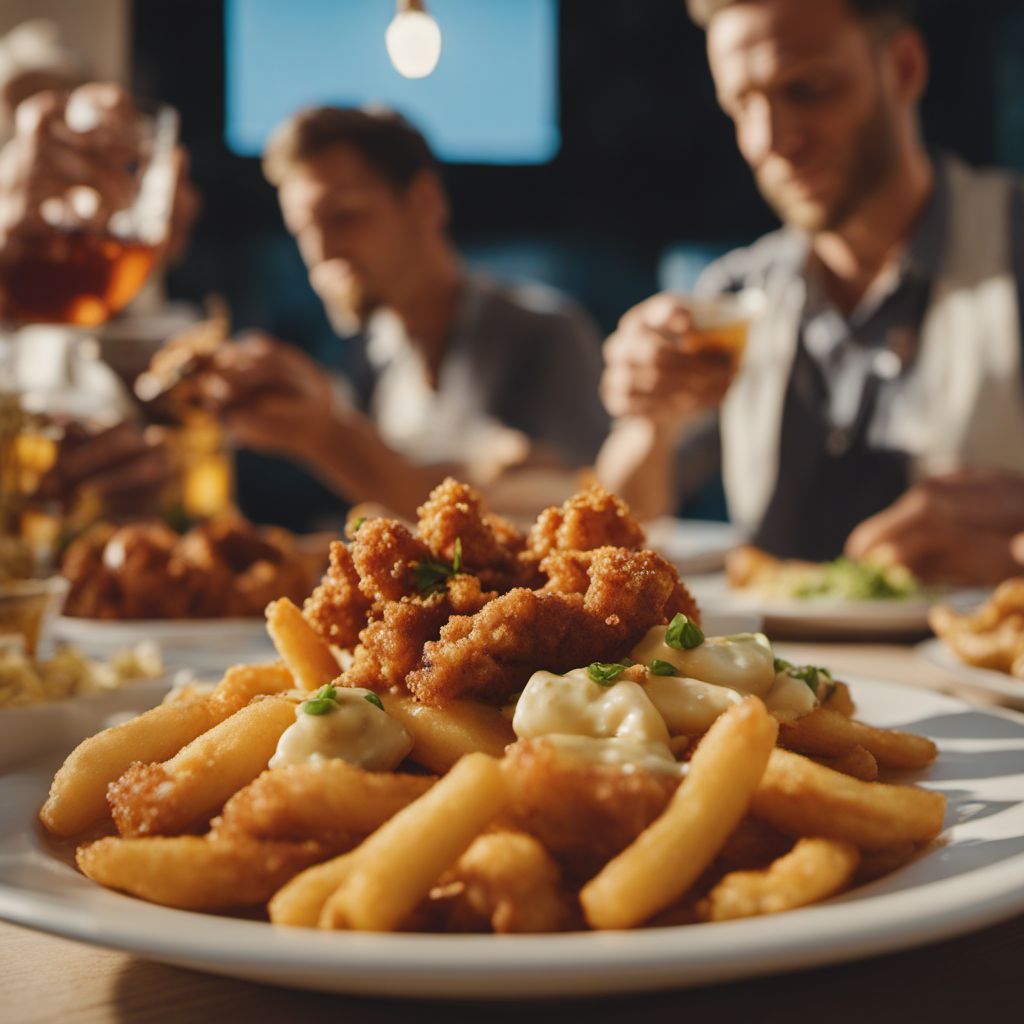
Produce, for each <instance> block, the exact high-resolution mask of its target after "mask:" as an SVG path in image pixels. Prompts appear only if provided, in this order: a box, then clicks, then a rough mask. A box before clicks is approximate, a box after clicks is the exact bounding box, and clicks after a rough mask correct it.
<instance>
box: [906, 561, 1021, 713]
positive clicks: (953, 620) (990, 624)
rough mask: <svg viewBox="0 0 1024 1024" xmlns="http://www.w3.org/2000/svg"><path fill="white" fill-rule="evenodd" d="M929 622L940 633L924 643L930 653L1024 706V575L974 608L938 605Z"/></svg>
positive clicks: (974, 683) (956, 671)
mask: <svg viewBox="0 0 1024 1024" xmlns="http://www.w3.org/2000/svg"><path fill="white" fill-rule="evenodd" d="M928 624H929V625H930V626H931V627H932V630H933V631H934V633H935V635H936V637H937V639H935V640H930V641H926V642H925V643H923V644H921V646H920V650H921V653H922V654H924V656H925V657H926V658H928V659H929V660H931V661H933V662H936V663H937V664H939V665H942V666H943V667H944V668H946V669H947V670H951V671H952V672H953V674H955V675H956V676H957V677H958V678H959V679H960V680H961V681H963V682H966V683H967V684H968V685H971V686H975V687H978V688H980V689H984V690H988V691H990V692H992V693H995V694H997V695H999V696H1000V697H1003V698H1006V699H1009V700H1010V701H1011V702H1012V703H1014V704H1016V705H1017V706H1018V707H1020V706H1024V577H1020V576H1018V577H1014V578H1012V579H1008V580H1005V581H1004V582H1002V583H1000V584H999V586H998V587H996V589H995V591H994V592H993V593H992V594H991V596H989V597H988V599H987V600H985V601H982V602H980V603H978V604H977V605H976V607H974V608H971V609H963V608H958V607H953V606H951V605H947V604H941V605H935V606H934V607H933V608H932V609H931V611H930V612H929V613H928Z"/></svg>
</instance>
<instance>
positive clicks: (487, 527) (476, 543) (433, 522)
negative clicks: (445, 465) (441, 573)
mask: <svg viewBox="0 0 1024 1024" xmlns="http://www.w3.org/2000/svg"><path fill="white" fill-rule="evenodd" d="M416 511H417V515H418V516H419V522H418V524H417V528H416V533H417V535H418V536H419V538H420V539H421V540H422V541H423V542H424V543H425V544H426V545H427V547H428V548H430V551H431V553H432V554H433V556H434V558H436V559H438V560H439V561H442V562H451V561H452V560H453V559H454V557H455V545H456V542H458V543H459V546H460V550H461V552H462V554H461V558H462V564H463V565H464V566H465V568H466V571H467V572H471V573H473V574H475V575H479V571H480V570H486V569H492V570H497V571H503V572H505V573H509V572H511V571H512V569H513V567H514V565H515V560H516V555H517V554H518V553H519V552H520V551H522V550H523V548H524V547H525V546H526V539H525V537H523V536H522V534H521V533H520V532H519V531H518V530H517V529H516V528H515V527H514V526H513V525H512V524H511V523H510V522H508V521H507V520H504V519H501V518H500V517H499V516H495V515H493V514H490V513H487V512H485V511H484V508H483V499H482V498H481V497H480V494H479V493H478V492H477V491H476V490H475V489H474V488H472V487H470V486H469V484H464V483H460V482H459V481H458V480H454V479H452V477H448V478H447V479H446V480H444V481H443V482H442V483H440V484H438V486H437V487H435V488H434V489H433V491H431V492H430V497H428V498H427V500H426V501H425V502H424V503H423V504H422V505H421V506H420V507H419V508H418V509H417V510H416Z"/></svg>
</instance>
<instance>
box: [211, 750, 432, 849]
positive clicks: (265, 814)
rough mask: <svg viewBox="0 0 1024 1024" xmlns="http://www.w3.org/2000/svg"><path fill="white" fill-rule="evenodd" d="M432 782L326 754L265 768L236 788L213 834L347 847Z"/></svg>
mask: <svg viewBox="0 0 1024 1024" xmlns="http://www.w3.org/2000/svg"><path fill="white" fill-rule="evenodd" d="M433 783H434V778H433V776H429V775H406V774H399V773H397V772H370V771H366V770H364V769H362V768H357V767H356V766H355V765H352V764H349V763H347V762H346V761H342V760H339V759H337V758H330V759H328V760H325V761H313V762H307V763H305V764H293V765H285V766H283V767H280V768H273V769H268V770H267V771H265V772H264V773H263V774H262V775H260V776H258V777H257V778H256V779H255V780H253V781H252V782H250V783H249V785H248V786H246V787H244V788H243V789H240V790H239V791H238V792H237V793H235V795H234V796H233V797H231V799H230V800H228V802H227V803H226V804H225V805H224V810H223V811H222V812H221V814H220V816H219V817H217V818H214V820H213V822H212V831H211V834H212V835H214V836H216V837H221V836H245V837H248V838H250V839H262V840H267V839H269V840H274V841H278V842H281V841H286V842H299V841H302V840H307V839H315V840H317V842H319V843H320V844H321V845H322V846H324V847H325V848H326V849H328V850H330V851H331V852H340V851H342V850H347V849H351V848H352V847H353V846H355V845H357V844H358V843H359V842H360V841H361V840H363V839H364V838H365V837H366V836H368V835H369V834H370V833H371V832H373V831H374V830H375V829H377V828H379V827H380V826H381V825H382V824H383V823H384V822H385V821H387V820H388V818H390V817H391V816H392V815H393V814H396V813H397V812H398V811H400V810H401V809H402V808H403V807H405V806H406V805H407V804H410V803H412V801H413V800H415V799H416V798H417V797H419V796H422V795H423V794H424V793H425V792H426V791H427V790H428V789H429V788H430V787H431V786H432V785H433Z"/></svg>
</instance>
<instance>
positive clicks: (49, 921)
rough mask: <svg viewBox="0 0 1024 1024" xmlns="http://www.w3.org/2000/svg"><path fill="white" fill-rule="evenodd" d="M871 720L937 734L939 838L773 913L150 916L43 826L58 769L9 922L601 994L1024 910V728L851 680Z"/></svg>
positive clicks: (704, 977) (71, 933)
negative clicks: (349, 918)
mask: <svg viewBox="0 0 1024 1024" xmlns="http://www.w3.org/2000/svg"><path fill="white" fill-rule="evenodd" d="M853 683H854V694H855V697H856V699H857V702H858V704H859V705H860V708H861V711H862V713H863V716H864V718H865V719H867V720H868V721H870V722H875V723H878V724H880V725H889V726H900V727H903V728H908V729H911V730H913V731H916V732H921V733H924V734H926V735H930V736H932V737H933V738H934V739H936V741H937V742H938V743H939V745H940V747H941V751H942V753H941V755H940V758H939V760H938V762H937V763H936V764H935V765H934V766H933V767H932V769H931V770H930V771H929V772H928V773H927V778H926V779H925V780H924V784H925V785H927V786H930V787H931V788H934V789H937V790H940V791H942V792H944V793H945V794H946V796H947V798H948V800H949V806H948V810H947V815H946V822H945V826H946V827H945V829H944V831H943V834H942V837H941V842H940V845H938V846H937V847H935V848H933V849H932V850H931V851H930V852H928V853H927V854H925V855H923V856H921V857H920V858H919V859H918V860H917V861H915V862H914V863H912V864H909V865H907V866H906V867H904V868H902V869H901V870H899V871H897V872H895V873H894V874H892V875H890V876H888V877H887V878H884V879H881V880H880V881H878V882H875V883H872V884H871V885H868V886H864V887H862V888H860V889H858V890H856V891H855V892H852V893H848V894H847V895H845V896H842V897H840V898H838V899H835V900H831V901H829V902H828V903H824V904H821V905H820V906H817V907H809V908H806V909H803V910H798V911H793V912H791V913H788V914H781V915H778V916H775V917H764V918H755V919H752V920H747V921H732V922H727V923H723V924H710V925H695V926H690V927H681V928H680V927H677V928H661V929H649V930H644V929H640V930H637V931H632V932H609V933H601V934H597V933H593V934H591V933H585V934H569V935H549V936H501V937H488V936H479V935H474V936H453V935H371V934H351V933H338V932H335V933H329V934H326V933H321V932H315V931H305V930H299V929H296V930H292V929H277V928H274V927H272V926H271V925H269V924H265V923H262V922H258V921H249V920H238V919H232V918H223V917H216V916H212V915H208V914H202V915H200V914H194V913H189V912H185V911H179V910H168V909H166V908H163V907H157V906H152V905H150V904H147V903H143V902H141V901H139V900H136V899H132V898H129V897H127V896H121V895H118V894H116V893H112V892H108V891H107V890H105V889H102V888H100V887H99V886H97V885H94V884H93V883H92V882H90V881H88V880H87V879H85V878H83V877H82V876H81V875H78V874H77V873H76V872H75V871H74V870H73V869H72V868H71V867H70V866H69V864H68V863H67V862H66V860H65V859H64V858H65V857H66V856H67V852H66V851H65V852H64V854H63V855H62V853H61V851H59V850H57V849H56V848H53V847H51V846H50V845H49V844H48V842H47V841H46V840H45V839H44V838H43V837H42V835H41V833H40V830H39V829H38V827H37V826H36V823H35V813H36V810H37V808H38V807H39V805H40V804H41V802H42V800H43V798H44V796H45V794H46V791H47V787H48V785H49V781H50V776H51V774H52V772H53V769H54V767H55V766H56V764H57V760H58V759H56V758H50V759H48V760H46V761H37V762H34V763H30V764H27V765H25V766H24V767H23V768H22V769H20V770H19V771H17V772H15V773H12V774H9V775H7V776H6V777H3V778H0V916H2V917H4V918H7V919H8V920H11V921H14V922H16V923H19V924H23V925H28V926H30V927H33V928H38V929H41V930H43V931H49V932H53V933H55V934H58V935H63V936H67V937H69V938H72V939H78V940H79V941H83V942H90V943H94V944H96V945H99V946H106V947H111V948H115V949H122V950H128V951H130V952H132V953H136V954H138V955H140V956H145V957H149V958H151V959H154V960H161V961H165V962H167V963H172V964H178V965H181V966H185V967H192V968H195V969H198V970H203V971H207V972H211V973H215V974H225V975H229V976H232V977H239V978H247V979H251V980H254V981H261V982H267V983H277V984H283V985H291V986H294V987H298V988H308V989H318V990H323V991H336V992H353V993H368V994H377V995H388V996H444V997H456V998H471V997H509V996H516V997H523V996H553V995H564V996H569V995H595V994H598V993H609V992H629V991H641V990H650V989H657V988H677V987H683V986H688V985H702V984H711V983H715V982H720V981H725V980H728V979H739V978H744V977H752V976H755V975H762V974H770V973H778V972H783V971H791V970H796V969H800V968H808V967H813V966H817V965H821V964H828V963H836V962H839V961H846V960H853V959H856V958H859V957H867V956H875V955H878V954H880V953H886V952H889V951H892V950H897V949H905V948H908V947H911V946H917V945H924V944H927V943H930V942H936V941H938V940H940V939H944V938H947V937H949V936H952V935H958V934H962V933H964V932H968V931H970V930H972V929H975V928H980V927H983V926H985V925H987V924H991V923H993V922H995V921H998V920H1001V919H1004V918H1009V917H1012V916H1013V915H1015V914H1017V913H1019V912H1020V911H1022V910H1024V717H1021V716H1016V715H1012V714H1010V713H1005V712H1004V713H993V712H990V711H987V710H981V709H977V708H972V707H970V706H969V705H966V704H964V703H962V702H960V701H956V700H953V699H952V698H949V697H943V696H941V695H938V694H934V693H931V692H929V691H925V690H914V689H909V688H906V687H901V686H897V685H895V684H885V683H877V682H874V683H872V682H867V681H853Z"/></svg>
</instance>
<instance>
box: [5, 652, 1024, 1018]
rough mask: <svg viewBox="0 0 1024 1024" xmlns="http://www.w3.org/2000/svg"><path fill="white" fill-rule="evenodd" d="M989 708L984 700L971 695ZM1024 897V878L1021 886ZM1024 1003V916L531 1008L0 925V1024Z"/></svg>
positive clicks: (850, 657)
mask: <svg viewBox="0 0 1024 1024" xmlns="http://www.w3.org/2000/svg"><path fill="white" fill-rule="evenodd" d="M780 647H781V648H782V649H783V653H784V654H788V656H791V657H792V658H793V659H795V660H798V661H801V662H813V663H816V664H823V665H827V666H829V667H830V668H832V669H833V672H834V673H835V674H837V675H839V676H843V675H847V674H858V675H862V676H867V677H877V678H881V679H888V680H893V681H898V682H906V683H909V684H911V685H918V686H925V687H928V688H932V689H955V687H951V686H950V678H949V677H948V676H946V675H945V674H944V673H943V672H942V671H941V670H940V669H937V668H934V667H932V666H930V665H928V664H926V663H924V662H922V661H920V660H918V659H917V658H916V657H915V656H914V654H913V652H912V651H911V649H910V648H909V647H905V646H900V645H896V644H783V645H780ZM971 696H972V698H974V699H979V696H978V694H971ZM1021 885H1022V886H1024V877H1022V879H1021ZM1022 1001H1024V915H1022V916H1019V917H1017V918H1015V919H1013V920H1010V921H1008V922H1006V923H1004V924H1001V925H997V926H995V927H992V928H988V929H985V930H984V931H980V932H976V933H974V934H972V935H968V936H965V937H962V938H958V939H954V940H951V941H947V942H942V943H938V944H935V945H932V946H928V947H925V948H922V949H917V950H913V951H910V952H906V953H899V954H890V955H888V956H884V957H878V958H875V959H871V960H864V961H860V962H856V963H849V964H842V965H839V966H836V967H828V968H821V969H817V970H813V971H804V972H800V973H796V974H789V975H781V976H776V977H771V978H764V979H757V980H753V981H747V982H737V983H730V984H727V985H717V986H714V987H711V988H703V989H688V990H685V991H678V992H665V993H655V994H651V995H634V996H628V997H602V998H600V999H595V1000H587V1001H581V1000H572V1001H547V1002H531V1003H525V1004H523V1003H514V1002H511V1001H508V1002H504V1003H448V1002H426V1001H420V1002H406V1001H402V1000H388V999H367V998H356V997H346V996H335V995H323V994H319V993H313V992H300V991H292V990H289V989H284V988H279V987H273V986H262V985H257V984H252V983H248V982H241V981H233V980H230V979H225V978H218V977H215V976H213V975H209V976H208V975H204V974H199V973H197V972H193V971H188V970H184V969H180V968H175V967H165V966H163V965H161V964H153V963H148V962H146V961H144V960H140V959H138V958H137V957H134V956H131V955H130V954H126V953H119V952H112V951H108V950H102V949H97V948H94V947H91V946H85V945H79V944H77V943H73V942H68V941H66V940H64V939H57V938H53V937H51V936H48V935H42V934H39V933H36V932H32V931H28V930H26V929H23V928H19V927H15V926H13V925H8V924H3V923H0V1021H2V1022H3V1024H29V1022H36V1021H38V1022H47V1024H49V1022H58V1021H59V1022H69V1024H70V1022H80V1021H88V1022H108V1021H131V1022H140V1024H141V1022H153V1024H171V1022H174V1024H178V1022H181V1021H202V1020H221V1019H223V1018H225V1017H226V1016H228V1015H230V1016H231V1017H232V1018H233V1019H235V1020H239V1021H245V1022H261V1021H292V1020H295V1021H302V1022H303V1024H314V1022H317V1021H331V1022H335V1024H336V1022H353V1021H357V1022H363V1021H367V1022H373V1024H376V1022H380V1024H384V1022H392V1021H394V1022H407V1021H419V1020H435V1019H437V1020H441V1019H443V1020H444V1021H445V1022H446V1024H461V1022H467V1024H468V1022H470V1021H472V1022H479V1021H486V1022H487V1024H504V1022H506V1021H508V1022H510V1024H511V1022H515V1024H522V1020H523V1018H524V1017H526V1018H527V1019H528V1020H529V1021H530V1024H544V1022H548V1021H551V1022H554V1021H558V1022H559V1024H576V1022H580V1024H583V1022H586V1024H602V1022H605V1021H607V1022H612V1021H616V1022H617V1021H629V1022H631V1024H648V1022H650V1024H654V1022H660V1021H665V1022H666V1024H668V1022H672V1024H686V1022H687V1021H703V1020H709V1021H714V1022H728V1021H734V1020H735V1021H747V1020H750V1021H756V1022H757V1024H771V1022H775V1021H779V1022H783V1021H784V1022H786V1024H796V1022H803V1021H809V1022H812V1024H819V1022H820V1024H834V1022H845V1021H850V1022H854V1021H856V1022H857V1024H864V1022H865V1021H867V1022H868V1024H875V1022H879V1024H884V1022H887V1021H892V1020H899V1021H903V1022H906V1024H916V1022H918V1021H930V1022H934V1021H957V1022H958V1024H964V1022H965V1021H967V1022H970V1024H973V1022H974V1021H977V1022H979V1024H981V1022H985V1021H988V1020H994V1019H997V1014H998V1019H1007V1020H1009V1019H1013V1018H1014V1017H1015V1016H1017V1015H1019V1013H1020V1009H1019V1008H1020V1005H1021V1003H1022Z"/></svg>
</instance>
